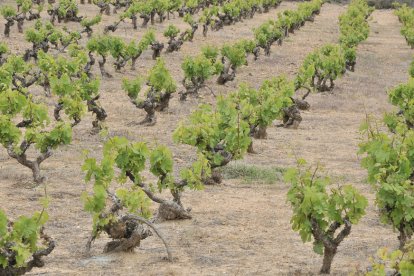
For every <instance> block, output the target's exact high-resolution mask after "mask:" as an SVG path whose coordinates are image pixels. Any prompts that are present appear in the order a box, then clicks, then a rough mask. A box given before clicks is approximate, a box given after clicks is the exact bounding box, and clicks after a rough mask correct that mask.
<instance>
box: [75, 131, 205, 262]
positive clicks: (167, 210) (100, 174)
mask: <svg viewBox="0 0 414 276" xmlns="http://www.w3.org/2000/svg"><path fill="white" fill-rule="evenodd" d="M147 161H149V164H150V167H149V171H150V172H151V174H152V176H153V177H154V178H155V182H152V181H149V180H146V179H145V178H144V176H143V173H144V171H145V168H146V162H147ZM82 169H83V170H84V171H85V172H86V177H85V181H86V182H92V183H93V192H92V194H89V193H87V192H86V191H85V192H84V194H83V201H84V203H85V210H86V211H88V212H90V213H91V214H92V216H93V230H92V236H91V238H90V240H89V241H88V244H87V247H88V248H90V246H91V244H92V242H93V241H94V240H95V239H96V238H97V237H98V236H99V234H100V233H101V232H106V233H107V234H108V235H109V236H110V237H111V238H112V239H113V241H111V242H109V243H108V244H107V245H106V247H105V251H106V252H108V251H130V250H133V249H134V248H135V247H137V246H139V244H140V241H141V240H143V239H145V238H146V237H148V235H150V231H149V230H148V229H146V228H144V227H143V225H142V224H145V225H147V226H149V227H151V229H152V230H154V231H155V233H156V234H157V235H158V236H159V237H160V238H161V239H162V240H163V242H164V244H165V246H166V248H167V253H168V259H169V260H170V261H171V260H172V256H171V253H170V250H169V247H168V245H167V241H166V240H165V238H163V236H162V235H161V234H160V233H159V231H158V230H157V228H156V227H155V226H154V225H153V224H152V223H151V222H149V220H148V219H149V218H150V217H151V213H150V211H149V207H150V205H151V202H155V203H158V204H159V208H158V212H157V214H156V217H155V219H154V220H156V221H162V220H174V219H189V218H191V214H190V209H185V208H184V207H183V204H182V202H181V193H182V192H183V190H184V189H185V188H186V187H188V188H190V189H195V190H198V189H201V188H202V183H201V179H203V178H204V177H206V176H208V175H209V171H210V169H209V166H208V162H207V161H206V160H205V159H204V157H203V156H202V155H200V156H199V159H198V160H197V161H196V162H194V163H193V164H192V166H191V167H190V168H187V169H183V170H181V172H180V177H181V179H180V180H175V179H174V174H173V158H172V154H171V152H170V150H169V149H168V148H167V147H165V146H162V145H160V146H156V147H155V148H153V149H149V148H148V146H147V145H146V144H145V143H142V142H138V143H131V142H129V141H128V140H127V139H126V138H122V137H114V138H111V139H110V140H108V142H107V143H106V144H105V146H104V149H103V158H102V160H101V162H100V163H98V162H97V161H96V159H94V158H90V157H86V159H85V163H84V165H83V167H82ZM113 180H117V181H118V182H120V183H122V184H123V186H122V187H120V188H115V187H113V185H112V184H113ZM128 180H129V181H128ZM126 182H128V183H129V184H126ZM163 190H169V191H170V193H171V195H172V197H173V199H171V200H170V199H164V198H161V197H160V196H158V195H157V193H156V191H158V192H162V191H163ZM110 201H111V202H112V205H108V202H110Z"/></svg>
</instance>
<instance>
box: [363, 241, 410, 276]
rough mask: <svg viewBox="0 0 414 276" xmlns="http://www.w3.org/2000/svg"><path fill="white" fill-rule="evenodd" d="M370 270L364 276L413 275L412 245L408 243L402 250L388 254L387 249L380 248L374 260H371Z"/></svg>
mask: <svg viewBox="0 0 414 276" xmlns="http://www.w3.org/2000/svg"><path fill="white" fill-rule="evenodd" d="M371 263H372V266H371V267H372V269H371V271H369V272H368V273H366V274H365V275H366V276H385V275H389V274H390V273H391V275H401V276H409V275H413V274H414V243H413V242H410V243H408V244H407V245H406V246H405V247H404V249H403V250H394V251H391V252H389V250H388V248H381V249H379V250H378V252H377V256H376V258H371Z"/></svg>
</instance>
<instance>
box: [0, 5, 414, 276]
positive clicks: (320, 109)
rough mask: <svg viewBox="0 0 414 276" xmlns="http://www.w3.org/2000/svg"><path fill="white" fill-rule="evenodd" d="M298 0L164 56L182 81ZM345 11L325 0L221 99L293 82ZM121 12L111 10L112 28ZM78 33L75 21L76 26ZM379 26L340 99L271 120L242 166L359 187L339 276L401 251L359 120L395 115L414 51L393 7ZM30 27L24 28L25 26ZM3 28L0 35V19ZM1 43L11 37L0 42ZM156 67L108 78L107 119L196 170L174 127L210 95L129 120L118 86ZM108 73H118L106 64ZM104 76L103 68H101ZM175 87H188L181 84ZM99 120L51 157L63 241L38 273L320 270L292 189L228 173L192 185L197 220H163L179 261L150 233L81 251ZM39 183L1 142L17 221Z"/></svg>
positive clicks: (8, 203)
mask: <svg viewBox="0 0 414 276" xmlns="http://www.w3.org/2000/svg"><path fill="white" fill-rule="evenodd" d="M295 6H296V4H295V3H291V2H284V3H283V4H282V5H281V6H280V7H279V8H278V9H276V10H272V11H271V12H270V13H268V14H261V15H256V17H254V19H251V20H246V21H244V22H242V23H237V24H236V25H234V26H230V27H225V28H224V30H222V31H220V32H209V34H208V37H207V38H203V37H202V36H201V32H200V31H198V32H197V34H196V37H195V39H194V42H193V43H185V44H184V46H183V48H182V50H181V51H180V52H178V53H173V54H169V55H164V57H165V59H166V62H167V66H168V68H169V69H170V70H171V73H172V74H173V76H174V78H175V79H176V81H177V83H180V82H181V79H182V77H183V74H182V71H181V62H182V60H183V58H184V57H185V55H196V54H198V53H199V51H200V47H201V46H203V45H207V44H214V45H218V46H219V45H222V44H224V43H226V42H232V41H235V40H238V39H240V38H252V36H253V32H252V28H254V27H257V26H259V25H260V24H261V23H262V22H264V21H265V20H267V19H274V18H275V17H276V15H277V13H278V12H279V11H281V10H283V9H293V8H295ZM345 9H346V7H345V6H340V5H333V4H325V5H324V6H323V8H322V11H321V13H320V15H319V16H317V17H316V18H315V22H314V23H310V22H308V23H306V25H305V26H304V27H302V28H301V29H300V30H299V31H297V32H296V33H295V34H293V35H291V36H290V37H289V38H288V39H286V41H285V42H284V44H283V45H282V46H274V47H272V54H271V56H270V57H264V56H261V57H260V59H259V60H258V61H256V62H255V61H253V60H249V66H248V67H244V68H242V69H240V71H239V73H238V75H237V77H236V80H235V81H234V82H231V83H229V84H228V85H227V86H218V85H216V84H215V80H211V81H209V82H208V85H209V86H210V87H212V88H213V90H214V91H215V93H216V94H226V93H228V92H229V91H232V90H234V89H236V88H237V86H238V85H239V84H240V83H242V82H247V83H250V84H251V85H254V86H259V85H260V83H261V81H263V80H265V79H267V78H270V77H272V76H276V75H280V74H286V75H287V76H289V77H290V78H293V77H294V74H295V72H296V71H297V69H298V68H299V66H300V64H301V62H302V61H303V59H304V58H305V56H306V55H307V54H308V53H309V52H311V51H312V50H313V49H316V48H317V47H319V46H321V45H323V44H325V43H334V42H337V40H338V16H339V15H340V14H341V13H342V12H344V11H345ZM81 11H82V14H87V15H94V14H96V13H97V9H96V8H94V7H92V6H91V5H86V6H82V10H81ZM115 18H116V16H111V17H108V16H104V23H101V24H100V26H99V27H100V28H101V29H103V26H104V25H107V24H109V23H110V22H113V21H114V20H115ZM170 23H173V24H176V25H177V26H179V27H181V28H182V29H183V28H184V27H185V23H183V22H182V19H181V18H178V17H177V18H175V19H171V20H170V21H167V22H166V23H164V24H159V23H157V24H156V25H155V30H156V32H157V33H158V35H159V37H160V39H162V40H164V42H165V39H163V38H162V36H161V34H162V30H163V29H165V28H166V26H168V24H170ZM68 25H69V27H70V28H79V25H77V24H68ZM370 26H371V33H370V36H369V38H368V40H367V41H365V42H363V43H362V44H361V45H360V46H359V47H358V61H357V67H356V70H355V72H354V73H346V75H345V76H344V77H343V78H341V79H340V80H338V81H337V82H336V88H335V89H334V91H333V94H318V95H311V96H310V97H309V100H310V103H311V106H312V107H311V110H310V111H308V112H305V113H304V114H303V121H302V124H301V125H300V127H299V129H298V130H290V129H281V128H275V127H271V128H270V129H269V130H268V138H267V139H266V140H260V141H258V140H255V141H254V143H255V149H256V151H258V154H253V155H247V156H246V157H245V158H244V159H243V160H240V161H237V162H238V163H242V164H255V165H257V166H263V167H266V166H272V167H281V168H286V167H289V166H293V165H294V163H295V158H294V155H297V156H300V157H303V158H305V159H307V160H309V161H310V162H320V163H322V164H324V165H325V167H326V171H327V172H328V173H330V174H331V175H332V176H333V177H334V180H335V181H336V182H337V183H339V184H343V183H352V184H354V185H356V187H358V188H359V189H360V190H362V192H363V193H364V194H365V195H366V196H367V197H368V198H369V201H370V205H369V208H368V211H367V215H366V216H365V217H364V218H363V220H362V221H361V223H360V224H359V225H357V226H354V227H353V229H352V233H351V235H350V236H349V238H347V239H346V240H345V241H344V242H343V243H342V244H341V246H340V248H339V251H338V254H337V256H336V258H335V260H334V264H333V269H332V274H333V275H348V274H349V273H351V272H353V271H356V270H359V269H360V270H364V269H365V268H366V267H367V266H368V265H369V260H368V259H369V257H370V256H372V255H373V254H375V252H376V250H377V249H378V248H380V247H383V246H387V247H390V248H396V247H397V234H396V233H394V232H393V231H392V229H391V228H390V227H388V226H384V225H381V224H380V223H379V221H378V215H377V212H376V209H375V207H374V195H373V192H372V191H371V189H370V187H369V186H368V185H367V184H365V178H366V171H364V170H363V169H362V168H361V167H360V159H361V158H360V157H359V156H358V155H357V150H358V143H359V142H360V141H361V135H360V134H359V131H358V129H359V125H360V123H361V122H362V121H363V119H364V117H365V114H366V113H369V114H373V115H375V116H380V115H381V114H382V113H383V112H384V111H386V110H390V108H391V107H390V105H389V104H388V103H387V93H386V92H387V89H389V88H391V87H393V86H395V85H396V84H398V83H400V82H403V81H405V80H406V79H407V78H408V75H407V70H408V65H409V62H410V60H411V58H412V54H413V51H412V50H410V49H409V47H408V46H407V45H406V43H405V41H404V39H403V37H402V36H401V35H400V34H399V29H400V24H399V23H398V20H397V18H396V17H395V16H394V15H393V14H392V11H390V10H382V11H375V12H374V13H373V14H372V18H371V19H370ZM26 28H27V27H26ZM144 31H145V30H143V29H141V28H140V29H139V30H137V31H134V30H133V29H132V28H131V25H130V24H123V25H121V27H120V28H119V30H118V31H117V32H116V35H118V36H121V37H124V38H126V39H128V40H130V39H139V38H140V37H142V34H143V33H144ZM0 32H1V33H2V32H3V24H1V27H0ZM2 39H3V38H2ZM5 41H6V42H7V43H8V44H9V45H10V47H11V48H12V49H13V51H16V52H21V51H23V49H24V48H26V47H28V44H27V43H24V42H23V35H21V34H18V33H17V32H14V33H12V35H11V38H10V39H5ZM153 65H154V62H153V61H152V59H151V53H150V52H145V53H144V54H143V56H142V57H140V59H139V60H138V70H137V71H136V72H133V71H130V70H129V69H127V70H125V71H124V72H122V73H121V74H120V73H115V72H112V71H113V70H112V69H111V73H113V75H114V78H113V79H110V80H103V81H102V99H101V103H102V105H103V106H104V107H105V109H106V110H107V112H108V119H107V126H108V128H109V133H110V136H115V135H123V136H126V137H127V138H129V139H131V140H133V141H146V142H148V143H149V144H156V143H162V144H166V145H168V146H169V147H170V148H171V149H172V150H173V152H174V156H175V160H176V163H177V164H178V167H184V166H186V165H188V164H189V163H190V162H191V161H192V160H193V158H194V156H195V150H194V149H193V148H191V147H188V146H182V145H176V144H174V143H173V141H172V132H173V130H174V129H175V127H176V126H177V124H178V122H179V121H181V120H182V119H184V118H186V117H187V116H188V114H189V113H190V112H191V111H192V110H194V109H195V108H196V107H197V105H198V104H199V103H201V102H214V98H213V97H212V96H211V95H210V94H209V92H208V91H207V90H206V91H203V92H202V96H203V97H202V98H200V99H194V98H190V99H189V100H188V101H187V102H186V103H185V104H183V103H180V102H179V101H178V97H177V96H175V97H174V98H173V100H172V102H171V106H170V108H169V110H168V112H167V113H163V114H160V115H158V122H157V124H156V126H154V127H142V126H138V125H133V126H131V123H133V122H138V121H140V120H142V119H143V118H144V115H145V114H144V112H143V111H141V110H138V109H136V108H135V107H134V106H133V105H132V104H131V103H130V102H129V99H128V97H127V96H126V94H125V93H124V92H123V91H122V89H121V79H122V78H123V77H130V78H132V77H134V76H136V75H137V74H139V75H144V74H145V73H146V72H147V71H148V70H149V69H150V68H151V67H152V66H153ZM107 68H110V66H109V63H108V66H107ZM96 73H97V71H96ZM179 89H182V87H181V85H179ZM91 120H92V119H91V118H90V117H87V118H86V119H85V120H84V121H82V123H81V124H80V125H78V126H77V127H76V128H75V131H74V141H73V144H72V145H70V146H67V147H63V148H60V149H59V150H57V151H56V152H55V154H54V155H53V156H52V157H51V158H50V159H48V160H47V161H46V162H45V163H44V164H43V170H44V173H45V174H46V175H47V176H48V181H47V189H48V193H49V195H50V197H51V198H52V202H51V205H50V208H49V213H50V221H49V222H48V224H47V232H48V233H49V234H50V235H52V236H53V237H54V238H55V239H56V242H57V247H56V250H55V251H54V252H53V253H52V254H51V255H50V256H48V257H47V258H46V261H47V262H46V266H45V267H44V268H42V269H35V270H34V271H33V272H32V274H34V275H37V274H46V275H313V274H316V273H317V272H318V271H319V267H320V265H321V262H322V258H321V257H320V256H318V255H316V254H315V253H313V251H312V245H311V244H306V245H303V244H302V242H301V240H300V237H299V235H298V234H297V233H295V232H293V231H292V230H291V227H290V223H289V218H290V216H291V211H290V207H289V205H288V204H287V203H286V193H287V190H288V185H287V184H285V183H283V182H281V181H279V182H277V183H275V184H271V185H270V184H243V183H241V182H242V181H239V180H231V181H230V180H227V181H225V182H224V184H223V185H219V186H208V187H206V188H205V190H204V191H198V192H192V191H188V192H186V193H185V194H184V198H183V202H184V204H185V205H186V206H191V207H192V210H193V211H192V213H193V217H194V218H193V219H192V220H185V221H172V222H165V223H161V224H159V225H158V227H159V228H160V229H161V230H162V232H163V233H164V235H165V236H166V237H167V238H168V240H169V242H170V245H171V247H172V250H173V254H174V256H175V258H176V260H175V262H173V263H169V262H167V261H164V260H163V257H164V254H165V253H164V248H163V246H162V244H161V242H160V241H159V240H158V239H157V238H156V237H150V238H148V239H146V240H144V241H143V242H142V244H141V247H140V248H139V249H137V250H136V251H135V252H134V253H128V254H127V253H125V254H103V253H102V249H103V246H104V244H105V243H106V242H107V241H108V240H107V238H105V237H102V238H101V239H99V240H98V241H97V242H96V243H95V244H94V247H93V250H92V251H91V253H90V254H89V255H87V254H85V253H84V248H85V244H86V241H87V239H88V236H89V234H90V230H91V217H90V216H89V214H88V213H86V212H84V211H83V206H82V202H81V200H80V194H81V193H82V191H84V190H85V189H87V190H89V189H90V187H89V186H88V185H86V184H85V183H84V181H83V173H82V171H81V164H82V160H83V155H82V152H83V151H84V150H89V151H90V152H91V155H93V156H99V155H100V154H101V149H102V142H103V141H102V140H101V138H99V136H96V135H95V136H94V135H90V134H89V131H90V126H91ZM42 195H43V187H42V186H41V187H34V186H33V184H32V182H31V175H30V172H29V171H28V170H26V169H24V168H22V167H21V166H20V165H18V164H17V163H16V161H15V160H13V159H10V158H9V157H8V156H7V153H6V152H5V150H4V149H0V203H1V208H2V209H4V210H5V211H6V212H7V213H8V214H9V215H10V216H11V217H16V216H18V215H21V214H30V213H31V212H32V211H33V210H34V209H38V208H40V207H39V204H38V203H37V199H38V198H40V197H41V196H42Z"/></svg>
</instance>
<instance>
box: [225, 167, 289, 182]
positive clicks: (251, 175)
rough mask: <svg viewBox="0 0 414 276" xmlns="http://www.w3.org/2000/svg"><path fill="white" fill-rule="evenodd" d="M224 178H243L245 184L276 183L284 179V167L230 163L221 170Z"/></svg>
mask: <svg viewBox="0 0 414 276" xmlns="http://www.w3.org/2000/svg"><path fill="white" fill-rule="evenodd" d="M220 172H221V174H222V176H223V178H224V179H241V180H242V181H243V183H244V184H252V183H259V184H274V183H276V182H278V181H282V180H283V174H284V172H285V169H284V168H278V167H264V166H256V165H246V164H237V163H236V164H234V163H231V164H228V165H227V166H224V167H223V168H221V170H220Z"/></svg>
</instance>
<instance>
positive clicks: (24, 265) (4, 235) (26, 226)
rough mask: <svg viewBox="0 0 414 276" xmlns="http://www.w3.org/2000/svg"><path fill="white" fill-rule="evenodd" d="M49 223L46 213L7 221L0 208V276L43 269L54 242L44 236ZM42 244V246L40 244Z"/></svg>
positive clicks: (36, 213)
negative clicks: (44, 258) (36, 268)
mask: <svg viewBox="0 0 414 276" xmlns="http://www.w3.org/2000/svg"><path fill="white" fill-rule="evenodd" d="M47 220H48V214H47V212H46V211H45V210H43V211H42V212H35V213H34V214H33V216H31V217H28V216H20V217H19V218H17V219H16V220H15V221H13V222H12V221H10V220H9V219H8V218H7V216H6V214H5V213H4V212H3V210H1V209H0V274H1V275H22V274H25V273H26V272H29V271H31V270H32V269H33V267H41V266H43V261H42V257H44V256H47V255H49V254H50V253H51V252H52V250H53V249H54V247H55V243H54V241H53V240H51V239H50V238H49V237H48V236H47V235H45V234H44V233H43V227H44V225H45V223H46V222H47ZM42 242H43V244H42Z"/></svg>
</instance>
